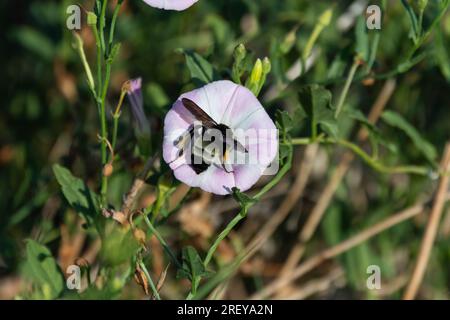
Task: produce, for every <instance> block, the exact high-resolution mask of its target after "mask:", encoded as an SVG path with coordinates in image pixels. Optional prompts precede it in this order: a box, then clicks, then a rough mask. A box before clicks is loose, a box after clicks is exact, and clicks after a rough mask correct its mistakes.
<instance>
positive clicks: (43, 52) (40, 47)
mask: <svg viewBox="0 0 450 320" xmlns="http://www.w3.org/2000/svg"><path fill="white" fill-rule="evenodd" d="M12 36H13V37H14V38H15V40H16V41H17V42H18V43H20V45H22V46H23V47H24V48H25V49H26V50H28V51H30V52H32V53H34V54H36V56H38V58H41V59H44V60H47V61H49V60H51V59H52V58H53V56H54V54H55V52H56V49H55V45H54V44H53V43H52V41H51V40H50V39H49V38H48V37H47V35H45V34H43V33H41V32H39V31H37V30H36V29H33V28H30V27H25V26H24V27H20V28H17V29H16V30H15V31H14V32H13V34H12Z"/></svg>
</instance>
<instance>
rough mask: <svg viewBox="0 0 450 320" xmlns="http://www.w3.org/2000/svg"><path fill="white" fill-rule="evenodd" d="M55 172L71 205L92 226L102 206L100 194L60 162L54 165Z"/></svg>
mask: <svg viewBox="0 0 450 320" xmlns="http://www.w3.org/2000/svg"><path fill="white" fill-rule="evenodd" d="M53 173H54V174H55V177H56V180H57V181H58V183H59V185H60V186H61V190H62V193H63V194H64V197H65V198H66V200H67V202H68V203H69V205H70V206H71V207H72V208H74V209H75V210H76V211H77V212H78V213H79V214H80V215H81V216H82V217H83V218H84V219H85V220H86V222H87V224H88V226H92V225H93V224H94V222H95V220H96V217H98V212H99V208H100V202H99V198H98V196H97V195H96V194H95V193H94V192H92V191H91V190H90V189H89V188H88V186H87V185H86V184H85V183H84V182H83V181H82V180H81V179H79V178H76V177H74V176H73V175H72V173H71V172H70V171H69V170H67V169H66V168H64V167H62V166H60V165H59V164H55V165H53Z"/></svg>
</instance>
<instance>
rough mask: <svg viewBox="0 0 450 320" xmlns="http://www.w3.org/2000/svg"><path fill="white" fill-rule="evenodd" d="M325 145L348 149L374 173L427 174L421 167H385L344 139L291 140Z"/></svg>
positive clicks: (424, 168) (303, 143) (296, 142)
mask: <svg viewBox="0 0 450 320" xmlns="http://www.w3.org/2000/svg"><path fill="white" fill-rule="evenodd" d="M314 142H317V143H327V144H339V145H341V146H343V147H346V148H347V149H350V150H351V151H352V152H353V153H355V154H356V155H358V156H359V157H361V159H362V160H363V161H364V162H366V163H367V164H368V165H369V166H371V167H372V168H373V169H375V170H376V171H379V172H382V173H388V174H395V173H407V174H408V173H409V174H417V175H422V176H427V175H428V174H429V168H427V167H422V166H413V165H402V166H393V167H389V166H386V165H384V164H382V163H380V162H379V161H377V160H376V159H374V158H373V157H371V156H370V155H369V154H367V153H366V152H365V151H364V150H363V149H361V148H360V147H359V146H358V145H356V144H354V143H353V142H350V141H347V140H344V139H334V138H325V137H318V138H317V139H316V140H315V141H313V140H312V139H310V138H296V139H292V144H293V145H308V144H311V143H314Z"/></svg>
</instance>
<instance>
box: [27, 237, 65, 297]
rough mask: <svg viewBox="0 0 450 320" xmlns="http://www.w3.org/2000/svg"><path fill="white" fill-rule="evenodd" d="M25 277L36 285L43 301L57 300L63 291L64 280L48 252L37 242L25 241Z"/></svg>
mask: <svg viewBox="0 0 450 320" xmlns="http://www.w3.org/2000/svg"><path fill="white" fill-rule="evenodd" d="M23 271H24V272H25V274H26V276H27V277H28V278H29V279H30V280H32V281H33V284H37V285H38V286H39V287H40V289H41V290H42V292H43V294H44V298H45V299H55V298H57V297H58V296H59V295H60V294H61V292H62V291H63V289H64V278H63V275H62V273H61V270H60V269H59V267H58V265H57V263H56V260H55V259H54V258H53V256H52V254H51V252H50V250H48V249H47V247H45V246H43V245H41V244H39V243H38V242H36V241H34V240H32V239H28V240H26V260H25V264H24V269H23Z"/></svg>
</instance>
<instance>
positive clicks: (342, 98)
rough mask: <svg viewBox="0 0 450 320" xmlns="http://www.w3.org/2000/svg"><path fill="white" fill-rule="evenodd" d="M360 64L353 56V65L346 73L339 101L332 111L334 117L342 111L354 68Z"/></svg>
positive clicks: (354, 72)
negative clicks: (333, 111)
mask: <svg viewBox="0 0 450 320" xmlns="http://www.w3.org/2000/svg"><path fill="white" fill-rule="evenodd" d="M360 64H361V63H360V61H359V59H358V58H355V59H354V61H353V65H352V67H351V69H350V72H349V73H348V76H347V80H346V81H345V85H344V88H343V89H342V92H341V96H340V97H339V102H338V104H337V107H336V111H335V113H334V117H335V118H337V117H339V113H341V111H342V107H343V106H344V102H345V99H346V98H347V94H348V90H349V89H350V85H351V84H352V82H353V78H354V77H355V74H356V70H358V67H359V65H360Z"/></svg>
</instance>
